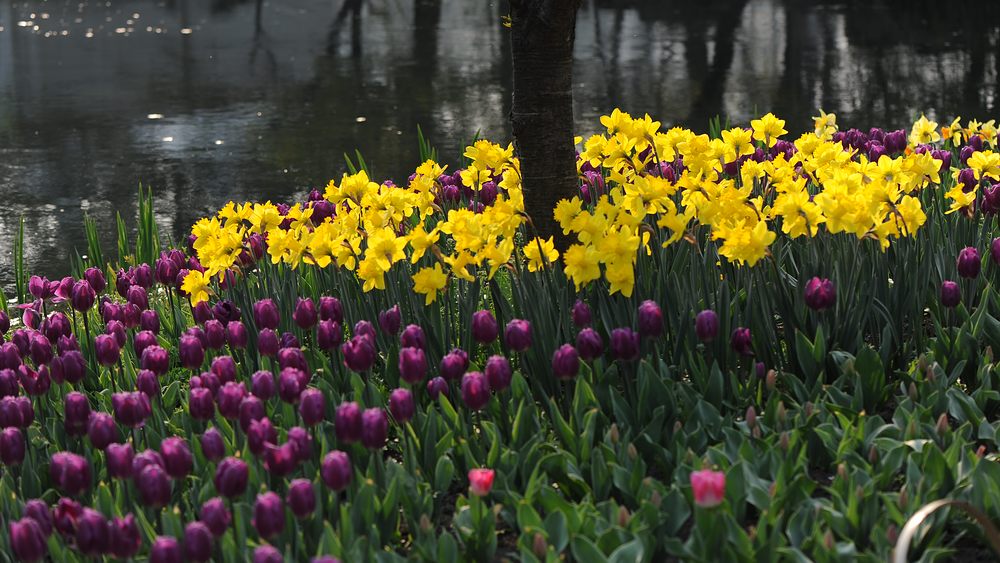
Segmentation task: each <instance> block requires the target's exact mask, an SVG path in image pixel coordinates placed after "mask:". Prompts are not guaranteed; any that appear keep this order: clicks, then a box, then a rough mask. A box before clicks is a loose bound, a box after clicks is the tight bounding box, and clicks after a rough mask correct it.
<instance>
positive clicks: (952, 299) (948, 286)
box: [941, 280, 962, 309]
mask: <svg viewBox="0 0 1000 563" xmlns="http://www.w3.org/2000/svg"><path fill="white" fill-rule="evenodd" d="M961 300H962V290H961V289H959V287H958V284H957V283H955V282H953V281H950V280H945V281H943V282H941V304H942V305H944V306H945V307H948V308H949V309H950V308H952V307H956V306H958V303H959V302H960V301H961Z"/></svg>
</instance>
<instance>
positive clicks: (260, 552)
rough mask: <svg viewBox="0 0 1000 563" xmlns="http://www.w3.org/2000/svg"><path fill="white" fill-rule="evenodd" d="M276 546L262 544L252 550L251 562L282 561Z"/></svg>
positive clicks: (270, 562) (282, 562) (267, 562)
mask: <svg viewBox="0 0 1000 563" xmlns="http://www.w3.org/2000/svg"><path fill="white" fill-rule="evenodd" d="M284 562H285V558H284V557H282V555H281V552H280V551H278V548H276V547H274V546H273V545H268V544H264V545H261V546H258V547H257V548H256V549H254V550H253V563H284Z"/></svg>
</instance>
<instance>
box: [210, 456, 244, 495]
mask: <svg viewBox="0 0 1000 563" xmlns="http://www.w3.org/2000/svg"><path fill="white" fill-rule="evenodd" d="M249 476H250V475H249V470H248V468H247V464H246V462H244V461H243V460H241V459H239V458H237V457H227V458H226V459H224V460H222V461H221V462H219V465H218V467H216V469H215V490H216V491H218V492H219V494H220V495H222V496H224V497H228V498H233V497H238V496H240V495H242V494H243V493H244V492H246V490H247V480H248V479H249Z"/></svg>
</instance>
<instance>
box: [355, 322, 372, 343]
mask: <svg viewBox="0 0 1000 563" xmlns="http://www.w3.org/2000/svg"><path fill="white" fill-rule="evenodd" d="M354 336H364V337H365V338H368V339H370V340H371V342H372V345H374V344H375V326H374V325H372V323H370V322H368V321H366V320H364V319H362V320H360V321H358V322H356V323H354Z"/></svg>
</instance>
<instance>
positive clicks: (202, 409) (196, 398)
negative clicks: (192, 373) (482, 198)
mask: <svg viewBox="0 0 1000 563" xmlns="http://www.w3.org/2000/svg"><path fill="white" fill-rule="evenodd" d="M188 413H189V414H190V415H191V417H192V418H194V419H195V420H211V419H212V417H214V416H215V401H214V400H212V391H211V390H209V389H207V388H205V387H198V388H192V389H191V390H190V391H189V392H188Z"/></svg>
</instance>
